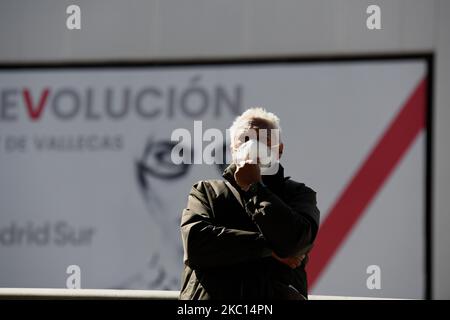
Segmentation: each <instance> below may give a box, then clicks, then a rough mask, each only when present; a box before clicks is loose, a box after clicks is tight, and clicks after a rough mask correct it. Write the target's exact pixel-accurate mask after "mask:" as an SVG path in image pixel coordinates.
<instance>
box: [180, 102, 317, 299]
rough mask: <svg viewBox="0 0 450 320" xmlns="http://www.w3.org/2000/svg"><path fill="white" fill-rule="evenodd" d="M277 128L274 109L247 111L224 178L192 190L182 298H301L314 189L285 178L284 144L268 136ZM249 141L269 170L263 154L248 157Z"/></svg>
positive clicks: (185, 221) (184, 225) (184, 227)
mask: <svg viewBox="0 0 450 320" xmlns="http://www.w3.org/2000/svg"><path fill="white" fill-rule="evenodd" d="M280 130H281V129H280V125H279V118H278V117H277V116H276V115H274V114H273V113H270V112H267V111H266V110H264V109H262V108H252V109H248V110H247V111H245V112H244V113H243V114H242V115H240V116H239V117H237V118H236V120H235V121H234V122H233V124H232V126H231V128H230V135H231V153H232V155H233V162H232V163H231V164H230V165H229V166H228V167H227V168H226V169H225V171H224V172H223V177H224V179H223V180H203V181H199V182H197V183H196V184H194V186H193V187H192V189H191V191H190V194H189V198H188V204H187V207H186V209H184V210H183V213H182V218H181V235H182V240H183V248H184V270H183V274H182V287H181V293H180V299H193V300H212V299H214V300H218V299H265V300H268V299H290V300H301V299H306V298H307V281H306V272H305V265H306V263H307V260H308V258H307V257H308V252H309V250H310V249H311V247H312V244H313V242H314V239H315V237H316V234H317V231H318V227H319V216H320V213H319V210H318V209H317V206H316V193H315V192H314V191H313V190H312V189H311V188H308V187H307V186H305V185H304V184H303V183H299V182H295V181H293V180H292V179H290V178H289V177H285V176H284V169H283V167H282V166H281V164H279V163H278V160H279V158H280V157H281V155H282V153H283V148H284V145H283V144H282V143H281V141H273V137H274V136H275V137H278V139H275V140H279V137H280V135H279V134H278V135H272V134H271V133H272V132H273V131H277V132H278V133H279V132H280ZM263 132H269V133H270V134H265V135H263V134H262V133H263ZM255 140H256V141H255ZM251 145H253V146H256V145H257V146H258V149H261V148H263V149H264V148H265V149H266V151H267V154H268V157H266V158H267V159H269V160H270V161H271V162H272V163H269V167H271V168H274V167H275V168H276V170H275V171H273V170H272V172H270V173H269V174H264V175H261V171H262V166H261V163H262V162H261V155H262V154H264V153H260V152H259V151H258V153H257V157H256V159H255V158H254V157H253V158H252V157H251V156H250V152H249V150H251V149H252V148H251V147H249V146H251ZM274 149H276V150H277V152H276V151H274ZM274 152H275V154H274ZM243 155H244V156H243ZM246 155H247V156H246ZM274 165H276V166H274ZM266 167H267V163H266ZM266 169H267V168H266ZM266 171H267V170H266ZM269 171H270V170H269Z"/></svg>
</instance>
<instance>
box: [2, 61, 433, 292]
mask: <svg viewBox="0 0 450 320" xmlns="http://www.w3.org/2000/svg"><path fill="white" fill-rule="evenodd" d="M426 66H427V65H426V61H425V60H420V59H418V60H405V61H402V60H392V61H391V60H380V61H377V60H367V61H353V62H352V61H339V62H327V63H281V64H277V63H265V64H264V63H261V64H248V65H245V64H236V65H233V64H230V65H190V66H189V65H188V66H160V67H139V68H138V67H110V68H105V67H103V68H95V67H86V68H70V67H67V68H47V69H46V68H37V69H3V70H0V286H2V287H65V286H66V280H67V278H68V277H69V275H70V274H68V273H66V270H67V267H68V266H70V265H77V266H79V267H80V270H79V271H80V275H81V276H80V279H81V287H82V288H139V289H173V290H177V289H179V285H180V283H179V281H180V274H181V270H182V251H181V250H182V248H181V242H180V236H179V219H180V215H181V211H182V209H183V208H184V206H185V205H186V201H187V194H188V192H189V190H190V187H191V185H192V184H193V183H194V182H196V181H197V180H200V179H208V178H218V177H220V176H221V170H222V168H223V166H220V165H184V166H183V165H182V166H177V165H174V164H172V163H171V161H170V151H171V148H172V146H173V144H174V142H171V141H170V135H171V133H172V131H173V130H174V129H176V128H186V129H188V130H190V131H191V132H192V135H193V137H192V138H193V139H194V130H193V128H194V121H195V120H202V121H203V122H202V125H203V131H204V130H206V129H208V128H219V129H220V130H222V131H223V132H225V129H226V128H228V127H229V126H230V125H231V122H232V120H233V119H234V118H235V117H236V116H237V115H238V114H240V113H241V112H242V111H244V110H245V109H246V108H247V107H250V106H263V107H265V108H267V109H268V110H269V111H272V112H274V113H276V114H277V115H278V116H279V117H280V119H281V126H282V130H283V131H282V139H283V140H284V143H285V153H284V155H283V158H282V164H283V165H284V166H285V172H286V174H287V175H289V176H291V177H292V178H293V179H294V180H297V181H301V182H304V183H306V185H308V186H310V187H312V188H313V189H314V190H316V191H317V198H318V207H319V209H320V210H321V213H322V216H321V220H322V221H324V220H325V219H326V217H327V214H328V212H329V211H330V209H331V207H332V206H333V204H334V203H335V202H336V200H337V199H338V198H339V196H340V195H341V193H342V191H343V189H344V188H345V186H346V185H347V184H348V182H349V181H350V180H351V178H352V177H353V176H354V174H355V172H356V171H357V169H358V168H359V167H360V165H361V164H362V163H363V161H364V159H366V157H367V155H368V154H369V153H370V151H371V150H372V148H373V147H374V145H375V144H376V143H377V141H378V140H379V139H380V136H382V135H383V133H384V131H385V130H386V128H387V127H388V126H389V124H390V123H391V121H392V119H394V117H395V116H396V115H397V113H398V112H399V110H400V109H401V108H402V106H403V105H404V104H405V102H406V101H407V99H408V97H409V96H410V95H411V94H412V92H413V91H414V89H415V88H416V86H417V85H418V83H419V82H420V81H421V80H422V79H423V78H424V77H425V76H426ZM193 152H194V153H196V152H201V149H200V150H199V149H198V148H196V147H194V148H193ZM424 154H425V131H424V130H422V131H421V132H420V133H419V135H418V136H417V139H414V142H413V143H412V145H411V147H410V148H408V151H407V152H406V153H405V155H404V157H403V158H402V159H401V160H400V162H399V163H398V165H397V166H396V167H395V170H394V171H393V173H392V174H390V176H389V178H388V179H387V180H386V182H385V183H384V184H383V186H382V188H381V190H380V191H379V192H377V194H376V195H375V197H374V198H373V200H372V201H371V202H370V204H369V205H368V207H367V208H366V209H365V210H364V212H363V213H362V215H361V218H360V219H359V220H358V222H357V223H356V224H355V225H354V226H353V228H352V230H351V233H349V235H348V237H347V238H346V239H345V241H343V243H342V245H341V246H339V249H338V250H337V251H336V252H335V254H334V255H333V257H332V259H330V261H329V263H328V264H327V266H326V268H325V269H324V270H323V272H322V273H321V274H320V277H319V278H318V279H317V281H316V283H315V284H314V286H313V287H312V293H315V294H332V295H350V296H378V297H403V298H422V297H423V294H424V290H425V287H424V286H425V269H424V266H425V264H424V263H425V236H424V230H425V227H424V223H425V212H424V211H425V205H424V203H425V198H424V194H425V175H424V170H425V157H424ZM373 265H375V266H378V267H379V269H380V275H381V278H380V279H381V281H380V283H381V287H380V288H372V289H370V288H369V287H370V286H369V285H368V278H369V277H370V276H371V274H370V273H368V269H367V268H368V267H369V266H373Z"/></svg>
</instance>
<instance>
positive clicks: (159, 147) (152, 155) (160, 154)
mask: <svg viewBox="0 0 450 320" xmlns="http://www.w3.org/2000/svg"><path fill="white" fill-rule="evenodd" d="M176 144H177V143H176V142H173V141H170V140H169V141H167V140H162V141H156V142H155V141H154V140H153V139H152V138H150V139H149V141H148V142H147V145H146V146H145V149H144V152H143V154H142V156H141V159H140V160H138V161H136V171H137V172H136V173H137V177H138V181H139V184H140V185H141V187H143V188H144V189H147V188H148V181H147V178H150V177H153V178H158V179H163V180H171V179H177V178H180V177H182V176H184V175H185V174H187V172H188V171H189V164H185V163H182V164H175V163H173V161H172V160H171V152H172V149H173V147H174V146H175V145H176ZM184 150H189V151H188V152H191V151H190V149H189V148H185V149H184ZM181 152H183V151H181Z"/></svg>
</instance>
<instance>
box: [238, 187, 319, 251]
mask: <svg viewBox="0 0 450 320" xmlns="http://www.w3.org/2000/svg"><path fill="white" fill-rule="evenodd" d="M301 186H302V184H298V186H297V188H296V191H295V192H294V194H293V195H292V196H291V197H289V202H285V201H283V200H282V199H281V198H280V197H278V196H277V195H276V194H275V193H273V192H272V191H270V189H268V188H267V187H262V188H259V189H258V191H257V192H256V194H254V195H253V196H252V197H251V199H249V200H250V201H248V202H247V205H246V210H247V212H248V213H249V214H250V215H251V217H252V218H253V221H254V222H255V223H256V224H257V225H258V227H259V229H260V231H261V233H262V234H263V236H264V238H265V239H266V241H267V243H268V246H269V247H270V248H272V249H273V251H274V252H275V254H276V255H278V256H279V257H282V258H285V257H289V256H294V255H301V254H304V253H306V252H308V251H309V249H310V248H311V246H312V243H313V241H314V239H315V237H316V234H317V230H318V224H319V214H320V212H319V210H318V209H317V206H316V204H317V202H316V193H315V192H314V191H313V190H312V189H310V188H307V187H301ZM303 186H304V185H303Z"/></svg>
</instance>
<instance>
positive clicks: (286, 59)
mask: <svg viewBox="0 0 450 320" xmlns="http://www.w3.org/2000/svg"><path fill="white" fill-rule="evenodd" d="M408 60H425V61H426V64H427V110H426V151H425V205H424V210H425V228H424V233H425V263H424V266H425V292H424V297H425V299H432V298H433V290H432V289H433V246H432V245H433V242H432V240H433V237H432V231H433V226H432V223H433V219H432V212H433V89H434V88H433V77H434V54H433V53H432V52H425V53H411V54H404V53H399V54H367V55H364V54H362V55H337V56H336V55H331V56H310V57H306V56H279V55H277V56H273V57H249V58H242V57H238V58H228V59H227V58H217V59H215V58H212V59H206V58H204V59H185V60H182V59H177V60H147V61H146V60H139V61H130V60H123V61H121V60H111V61H78V62H74V61H72V62H50V61H47V62H25V63H19V62H11V63H8V62H0V71H3V70H16V71H17V70H22V69H25V70H30V69H37V70H41V69H100V68H101V69H103V68H105V69H109V68H144V67H145V68H148V67H151V68H158V67H161V68H170V67H175V68H181V67H188V68H190V67H197V68H198V67H220V66H223V67H227V66H242V65H267V64H278V65H283V64H293V63H299V64H300V63H301V64H304V63H320V64H326V63H330V64H335V63H347V62H358V61H360V62H368V61H408Z"/></svg>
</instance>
